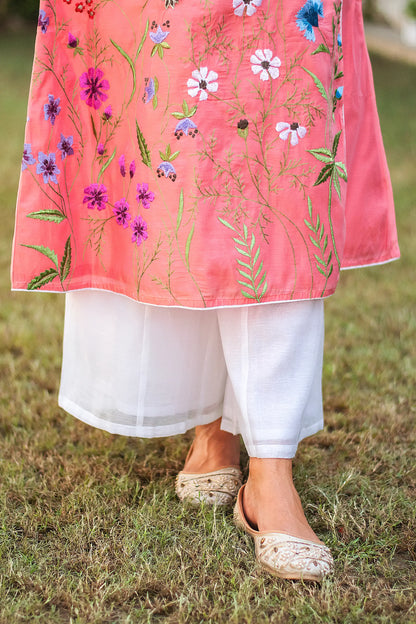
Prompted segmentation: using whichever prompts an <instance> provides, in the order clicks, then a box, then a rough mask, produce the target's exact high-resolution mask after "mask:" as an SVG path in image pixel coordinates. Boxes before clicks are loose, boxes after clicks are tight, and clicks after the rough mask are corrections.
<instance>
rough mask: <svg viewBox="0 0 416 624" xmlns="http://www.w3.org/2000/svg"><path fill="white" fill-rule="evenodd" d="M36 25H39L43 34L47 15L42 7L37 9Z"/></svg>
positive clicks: (45, 28)
mask: <svg viewBox="0 0 416 624" xmlns="http://www.w3.org/2000/svg"><path fill="white" fill-rule="evenodd" d="M38 26H39V27H40V29H41V31H42V32H43V34H45V33H46V31H47V30H48V26H49V17H48V16H47V15H46V13H45V11H44V10H43V9H41V10H40V11H39V17H38Z"/></svg>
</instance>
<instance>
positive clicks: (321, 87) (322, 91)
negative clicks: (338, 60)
mask: <svg viewBox="0 0 416 624" xmlns="http://www.w3.org/2000/svg"><path fill="white" fill-rule="evenodd" d="M302 69H303V70H304V71H305V72H306V73H307V74H309V76H311V78H312V80H313V81H314V83H315V86H316V88H317V89H318V91H319V93H320V94H321V95H322V97H323V98H324V99H325V100H326V101H327V102H329V95H328V93H327V92H326V91H325V87H324V85H323V84H322V82H321V81H320V80H319V78H318V76H315V74H313V73H312V72H311V71H309V69H306V67H302Z"/></svg>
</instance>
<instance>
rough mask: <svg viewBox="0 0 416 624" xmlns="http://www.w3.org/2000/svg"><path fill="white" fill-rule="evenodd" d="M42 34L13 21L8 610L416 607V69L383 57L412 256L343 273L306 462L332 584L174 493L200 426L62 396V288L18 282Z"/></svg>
mask: <svg viewBox="0 0 416 624" xmlns="http://www.w3.org/2000/svg"><path fill="white" fill-rule="evenodd" d="M32 46H33V36H32V35H31V34H29V35H7V34H4V33H2V34H1V36H0V58H1V59H2V62H1V64H0V80H1V85H2V90H1V92H0V124H1V128H0V136H1V138H2V150H1V154H0V158H1V160H0V162H1V165H0V204H1V214H2V218H3V221H2V229H1V237H0V269H1V271H0V292H1V307H0V434H1V437H0V458H1V460H0V461H1V486H0V505H1V511H0V514H1V516H0V531H1V539H0V624H14V623H19V622H30V623H38V622H42V623H45V624H55V623H58V622H59V623H68V624H69V623H70V622H71V623H73V624H81V623H82V624H84V623H85V624H86V623H88V624H89V623H94V624H110V623H120V624H121V623H125V624H127V623H142V622H143V623H144V622H151V623H153V622H154V623H157V622H166V623H171V624H177V623H184V622H189V623H191V624H196V623H199V622H212V623H213V624H228V623H231V624H240V623H249V622H253V623H256V624H262V623H266V622H272V623H274V624H277V623H282V624H283V623H285V624H286V623H292V622H297V623H300V624H304V623H306V624H308V623H312V622H327V623H331V624H332V623H340V624H341V623H342V624H353V623H357V624H358V623H360V624H364V623H370V622H377V623H382V624H383V623H386V624H387V623H390V622H391V623H395V624H396V623H398V622H407V623H413V624H414V623H415V622H416V582H415V578H416V565H415V560H416V537H415V536H416V500H415V499H416V468H415V465H416V432H415V422H416V419H415V416H416V414H415V411H416V410H415V403H416V402H415V379H416V347H415V336H416V331H415V330H416V287H415V268H416V267H415V264H416V252H415V244H414V241H415V239H416V236H415V234H416V231H415V210H414V209H415V204H416V193H415V177H416V115H415V102H416V68H412V67H408V66H405V65H400V64H396V63H391V62H388V61H386V60H382V59H381V58H374V59H373V60H374V72H375V81H376V89H377V95H378V103H379V109H380V116H381V122H382V127H383V132H384V136H385V143H386V147H387V152H388V158H389V162H390V165H391V171H392V176H393V183H394V188H395V196H396V201H397V218H398V225H399V234H400V244H401V250H402V260H401V261H400V262H395V263H392V264H389V265H386V266H384V267H374V268H371V269H365V270H359V271H349V272H346V273H344V274H343V276H342V279H341V283H340V286H339V290H338V291H337V294H336V295H335V296H334V297H333V298H331V299H330V300H329V301H328V302H327V304H326V328H327V333H326V354H325V364H324V396H325V410H326V427H325V430H324V432H323V433H321V434H319V435H317V436H315V437H313V438H311V439H309V440H307V441H306V442H305V443H303V444H302V446H301V449H300V451H299V453H298V457H297V462H296V467H295V478H296V483H297V487H298V489H299V492H300V494H301V497H302V500H303V501H304V504H305V508H306V513H307V515H308V517H309V519H310V521H311V523H312V526H313V527H314V528H315V530H316V531H317V532H318V534H319V535H320V536H322V538H323V539H324V540H325V541H326V543H327V544H328V545H329V546H330V547H331V548H332V550H333V553H334V556H335V558H336V573H335V576H334V578H332V579H330V580H327V581H325V582H324V584H323V585H322V586H321V587H317V586H307V585H303V584H301V583H292V582H287V581H286V582H283V581H279V580H277V579H274V578H271V577H269V576H267V574H265V573H263V572H261V570H259V569H258V567H257V566H256V565H255V564H254V563H253V562H254V554H253V548H252V543H251V540H250V539H248V538H246V537H245V536H242V535H241V534H238V533H237V532H236V530H235V529H234V527H233V524H232V515H231V511H223V510H221V509H218V510H212V509H209V508H200V509H195V508H192V507H188V506H185V507H183V506H182V505H181V504H180V503H179V502H178V501H177V500H176V498H175V495H174V476H175V474H176V472H177V471H178V470H179V469H180V468H181V466H182V463H183V460H184V457H185V454H186V451H187V446H188V444H189V440H190V434H187V435H185V436H178V437H176V438H167V439H162V440H150V441H144V440H134V439H129V438H123V437H120V436H112V435H109V434H106V433H104V432H101V431H98V430H95V429H93V428H90V427H88V426H86V425H84V424H81V423H80V422H78V421H76V420H75V419H73V418H71V417H70V416H68V415H67V414H65V413H64V412H63V411H61V410H60V409H59V408H58V407H57V390H58V384H59V370H60V349H61V331H62V316H63V303H64V302H63V297H60V296H58V295H49V294H23V293H13V294H12V293H10V291H9V289H10V284H9V275H8V273H9V257H10V247H11V239H12V233H13V218H14V203H15V195H16V187H17V181H18V174H19V168H20V157H21V151H22V145H23V126H24V119H25V109H26V99H27V88H28V82H29V75H30V66H31V56H32ZM246 461H247V456H246V455H245V454H244V453H243V462H244V464H246Z"/></svg>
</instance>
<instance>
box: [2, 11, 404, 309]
mask: <svg viewBox="0 0 416 624" xmlns="http://www.w3.org/2000/svg"><path fill="white" fill-rule="evenodd" d="M13 255H14V257H13V266H12V286H13V288H14V289H23V290H49V291H69V290H74V289H82V288H100V289H106V290H110V291H113V292H116V293H122V294H125V295H127V296H129V297H131V298H133V299H136V300H139V301H141V302H144V303H151V304H157V305H164V306H184V307H192V308H205V307H215V306H229V305H244V304H253V303H254V304H255V303H266V302H272V301H286V300H297V299H308V298H318V297H324V296H327V295H330V294H332V293H333V292H334V290H335V288H336V284H337V281H338V278H339V270H340V268H342V267H352V266H362V265H368V264H373V263H380V262H386V261H389V260H391V259H394V258H397V257H398V256H399V250H398V246H397V238H396V227H395V219H394V208H393V200H392V192H391V185H390V179H389V174H388V171H387V165H386V159H385V155H384V149H383V145H382V140H381V135H380V128H379V123H378V117H377V111H376V105H375V98H374V90H373V83H372V75H371V69H370V66H369V60H368V55H367V51H366V48H365V41H364V34H363V25H362V15H361V3H360V1H359V0H345V1H344V3H342V2H341V0H338V1H335V2H333V0H306V1H305V0H289V1H288V0H192V1H191V0H152V1H149V0H137V1H134V2H133V0H80V1H78V2H76V1H75V0H55V1H54V0H42V2H41V7H40V14H39V22H38V33H37V39H36V51H35V61H34V67H33V74H32V82H31V90H30V100H29V108H28V119H27V124H26V134H25V146H24V155H23V161H22V173H21V179H20V186H19V194H18V203H17V216H16V231H15V240H14V251H13Z"/></svg>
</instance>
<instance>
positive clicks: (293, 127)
mask: <svg viewBox="0 0 416 624" xmlns="http://www.w3.org/2000/svg"><path fill="white" fill-rule="evenodd" d="M276 130H277V132H279V133H280V134H279V137H280V138H281V139H283V141H287V139H288V138H289V134H290V135H291V137H290V144H291V145H297V144H298V143H299V139H303V137H304V136H305V134H306V128H304V127H303V126H300V125H299V124H298V123H297V122H296V121H295V122H294V123H291V124H290V123H287V122H285V121H279V123H277V124H276Z"/></svg>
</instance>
